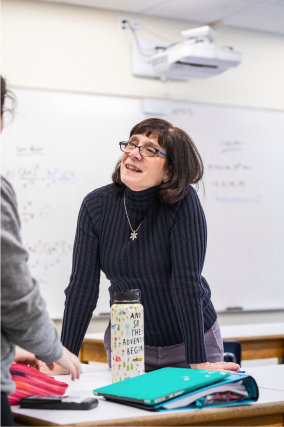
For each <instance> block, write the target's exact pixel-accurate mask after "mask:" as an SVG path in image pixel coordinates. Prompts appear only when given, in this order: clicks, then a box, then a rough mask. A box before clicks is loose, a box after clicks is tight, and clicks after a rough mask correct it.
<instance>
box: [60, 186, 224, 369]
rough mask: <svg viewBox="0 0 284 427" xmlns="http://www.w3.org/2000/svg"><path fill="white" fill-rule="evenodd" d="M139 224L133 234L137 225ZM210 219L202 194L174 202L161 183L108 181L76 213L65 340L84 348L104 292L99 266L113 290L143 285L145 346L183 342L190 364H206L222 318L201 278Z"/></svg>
mask: <svg viewBox="0 0 284 427" xmlns="http://www.w3.org/2000/svg"><path fill="white" fill-rule="evenodd" d="M124 198H125V202H126V207H127V212H128V215H129V220H130V222H131V225H132V228H133V229H134V230H136V229H137V227H138V226H139V224H140V223H141V221H142V220H143V223H142V225H141V227H140V228H139V230H138V236H137V239H135V240H131V239H130V235H131V229H130V226H129V223H128V220H127V217H126V213H125V209H124V204H123V199H124ZM206 239H207V231H206V221H205V216H204V213H203V210H202V207H201V204H200V201H199V199H198V196H197V194H196V191H195V190H194V189H193V188H192V187H189V189H188V191H187V193H186V195H185V197H184V198H183V199H182V200H181V201H179V202H178V203H175V204H172V205H169V204H166V203H164V202H161V201H160V199H159V197H158V187H152V188H150V189H147V190H144V191H139V192H135V191H131V190H130V189H129V188H128V187H126V188H123V189H117V188H115V187H114V185H112V184H111V185H107V186H105V187H102V188H99V189H96V190H94V191H93V192H91V193H90V194H88V195H87V196H86V198H85V199H84V201H83V203H82V206H81V210H80V213H79V217H78V224H77V231H76V237H75V244H74V252H73V266H72V274H71V278H70V283H69V286H68V288H67V289H66V290H65V293H66V302H65V311H64V319H63V328H62V336H61V339H62V343H63V345H65V346H66V347H67V348H68V349H69V350H70V351H71V352H72V353H75V354H78V353H79V350H80V347H81V344H82V341H83V338H84V335H85V332H86V330H87V327H88V325H89V322H90V319H91V317H92V313H93V310H94V309H95V307H96V303H97V300H98V296H99V284H100V271H101V270H102V271H103V272H104V273H105V274H106V277H107V278H108V279H109V280H110V282H111V285H110V288H109V293H110V305H111V304H112V303H113V297H114V293H115V292H119V291H122V290H124V289H140V290H141V295H142V298H141V301H142V304H143V306H144V316H145V319H144V330H145V344H146V345H150V346H156V347H164V346H170V345H175V344H179V343H182V342H184V343H185V351H186V354H185V360H186V362H187V363H202V362H206V361H207V358H206V349H205V345H204V332H206V331H207V330H208V329H210V328H211V326H212V325H213V324H214V322H215V320H216V318H217V316H216V312H215V310H214V307H213V304H212V302H211V292H210V288H209V286H208V284H207V282H206V280H205V279H204V278H203V277H202V276H201V272H202V268H203V264H204V257H205V252H206Z"/></svg>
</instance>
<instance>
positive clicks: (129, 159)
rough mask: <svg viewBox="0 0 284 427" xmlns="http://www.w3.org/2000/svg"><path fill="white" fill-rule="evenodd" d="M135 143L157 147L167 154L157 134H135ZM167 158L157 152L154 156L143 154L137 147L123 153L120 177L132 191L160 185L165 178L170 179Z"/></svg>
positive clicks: (133, 140)
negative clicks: (159, 142)
mask: <svg viewBox="0 0 284 427" xmlns="http://www.w3.org/2000/svg"><path fill="white" fill-rule="evenodd" d="M129 141H131V142H133V143H134V144H135V145H138V146H141V145H147V146H150V147H154V148H157V149H158V150H160V151H162V152H163V153H165V154H167V153H166V151H165V149H164V148H162V147H160V145H159V144H158V138H157V137H156V136H155V135H153V134H152V135H150V137H148V136H146V135H133V136H132V137H131V138H130V140H129ZM169 175H170V174H169V169H168V166H167V159H166V157H164V156H163V155H162V154H159V153H157V154H156V155H155V156H154V157H143V156H141V154H140V152H139V149H138V148H135V149H134V150H132V151H131V152H130V153H123V155H122V157H121V166H120V179H121V181H122V182H123V183H124V184H125V185H127V187H129V188H130V190H132V191H143V190H147V188H151V187H154V186H156V185H160V184H161V183H162V181H163V179H167V180H169Z"/></svg>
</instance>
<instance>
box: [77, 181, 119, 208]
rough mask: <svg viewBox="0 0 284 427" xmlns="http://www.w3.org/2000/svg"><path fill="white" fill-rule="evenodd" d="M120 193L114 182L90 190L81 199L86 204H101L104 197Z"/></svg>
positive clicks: (111, 196) (115, 195)
mask: <svg viewBox="0 0 284 427" xmlns="http://www.w3.org/2000/svg"><path fill="white" fill-rule="evenodd" d="M120 193H121V189H119V188H117V187H115V186H114V184H108V185H104V186H103V187H99V188H96V189H95V190H93V191H91V192H90V193H89V194H87V195H86V197H85V198H84V200H83V203H85V204H86V205H88V206H89V205H94V204H95V205H96V204H101V203H102V202H103V200H104V199H109V198H116V197H118V195H119V194H120Z"/></svg>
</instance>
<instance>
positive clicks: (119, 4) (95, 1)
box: [44, 0, 163, 13]
mask: <svg viewBox="0 0 284 427" xmlns="http://www.w3.org/2000/svg"><path fill="white" fill-rule="evenodd" d="M44 1H47V2H50V3H64V4H71V5H76V6H87V7H93V8H97V9H107V10H116V11H123V12H130V13H131V12H132V13H139V12H142V11H143V10H145V9H148V8H150V7H152V6H156V5H157V6H158V5H160V4H161V3H163V0H143V1H141V0H44Z"/></svg>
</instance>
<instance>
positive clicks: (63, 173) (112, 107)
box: [2, 89, 284, 319]
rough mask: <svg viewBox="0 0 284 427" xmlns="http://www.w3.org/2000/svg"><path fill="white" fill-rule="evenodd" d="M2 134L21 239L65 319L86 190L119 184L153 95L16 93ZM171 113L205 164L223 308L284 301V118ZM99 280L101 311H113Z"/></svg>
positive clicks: (215, 291) (193, 107)
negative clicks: (116, 177) (129, 145)
mask: <svg viewBox="0 0 284 427" xmlns="http://www.w3.org/2000/svg"><path fill="white" fill-rule="evenodd" d="M14 92H15V94H16V96H17V100H18V108H17V112H16V116H15V119H14V121H13V123H11V124H10V125H8V126H6V128H5V129H4V131H3V138H2V155H3V156H2V158H3V159H4V160H3V164H2V174H3V175H4V176H5V177H6V178H7V179H8V180H9V181H10V182H11V183H12V185H13V187H14V188H15V191H16V193H17V198H18V209H19V213H20V217H21V222H22V236H23V243H24V245H25V246H26V247H27V249H28V251H29V253H30V258H29V267H30V269H31V272H32V275H33V276H34V277H35V278H36V279H37V280H38V282H39V284H40V287H41V292H42V295H43V296H44V298H45V300H46V301H47V306H48V311H49V313H50V315H51V317H52V318H54V319H56V318H62V316H63V311H64V301H65V295H64V289H65V288H66V287H67V285H68V282H69V277H70V273H71V264H72V247H73V242H74V236H75V230H76V222H77V216H78V212H79V209H80V205H81V202H82V200H83V198H84V197H85V195H86V194H87V193H89V192H90V191H92V190H93V189H95V188H98V187H101V186H103V185H106V184H108V183H110V182H111V175H112V171H113V169H114V166H115V164H116V162H117V160H118V158H119V157H120V151H119V146H118V142H119V141H121V140H125V139H127V138H128V135H129V131H130V129H131V128H132V127H133V125H135V124H136V123H138V122H139V121H141V120H143V119H145V118H146V117H149V115H146V114H144V113H143V100H142V99H135V98H124V97H112V96H99V95H87V94H78V93H77V94H75V93H64V92H53V91H43V90H30V89H15V90H14ZM171 109H172V112H171V113H170V114H168V115H165V116H163V118H164V119H166V120H169V121H170V122H172V123H173V124H174V125H175V126H178V127H181V128H183V129H184V130H185V131H187V132H188V133H189V135H191V137H192V138H193V140H194V141H195V143H196V145H197V147H198V149H199V150H200V152H201V154H202V156H203V159H204V164H205V175H204V185H205V194H203V191H202V188H200V190H199V193H198V194H199V196H200V198H201V202H202V204H203V207H204V210H205V213H206V218H207V223H208V251H207V256H206V262H205V266H204V271H203V274H204V276H205V277H206V279H207V281H208V283H209V285H210V287H211V290H212V299H213V303H214V305H215V308H216V309H217V310H224V309H226V308H227V307H232V306H242V307H243V308H244V309H265V308H279V307H281V306H283V305H284V304H283V301H284V283H283V280H284V279H283V278H284V263H283V254H284V226H283V218H284V167H283V159H284V141H283V135H284V113H283V112H279V111H278V112H276V111H268V110H267V111H265V110H254V109H245V108H234V107H222V106H214V105H205V104H194V103H185V102H174V101H172V102H171ZM108 286H109V283H108V281H107V279H106V278H105V276H104V274H102V275H101V283H100V297H99V301H98V305H97V308H96V310H95V312H94V315H100V314H101V313H107V312H108V311H109V296H108Z"/></svg>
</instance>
